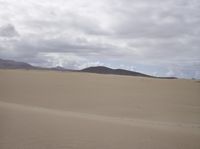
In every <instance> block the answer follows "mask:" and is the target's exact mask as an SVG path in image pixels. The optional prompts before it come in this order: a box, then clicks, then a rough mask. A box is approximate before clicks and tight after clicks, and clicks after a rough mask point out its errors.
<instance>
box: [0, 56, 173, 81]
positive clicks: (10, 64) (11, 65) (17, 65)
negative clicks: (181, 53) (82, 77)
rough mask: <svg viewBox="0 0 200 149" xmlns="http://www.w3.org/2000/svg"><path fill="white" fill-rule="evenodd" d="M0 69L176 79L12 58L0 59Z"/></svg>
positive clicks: (101, 67) (118, 70) (122, 70)
mask: <svg viewBox="0 0 200 149" xmlns="http://www.w3.org/2000/svg"><path fill="white" fill-rule="evenodd" d="M0 69H28V70H29V69H34V70H54V71H73V72H89V73H99V74H114V75H127V76H140V77H151V78H160V79H176V78H175V77H155V76H150V75H147V74H143V73H140V72H135V71H129V70H124V69H111V68H108V67H105V66H96V67H88V68H85V69H82V70H70V69H65V68H63V67H60V66H57V67H52V68H44V67H36V66H32V65H30V64H28V63H24V62H17V61H13V60H3V59H0Z"/></svg>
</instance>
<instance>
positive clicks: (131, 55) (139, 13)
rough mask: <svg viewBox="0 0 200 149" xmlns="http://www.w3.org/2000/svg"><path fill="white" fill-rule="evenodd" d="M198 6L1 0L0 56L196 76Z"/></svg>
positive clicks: (154, 0) (194, 0) (155, 0)
mask: <svg viewBox="0 0 200 149" xmlns="http://www.w3.org/2000/svg"><path fill="white" fill-rule="evenodd" d="M199 8H200V2H199V1H198V0H190V1H188V0H167V1H160V0H151V1H149V0H101V1H95V2H94V1H93V0H82V1H80V0H73V1H71V0H68V1H66V0H56V1H54V0H43V1H39V0H27V1H23V0H18V1H16V0H7V1H2V0H0V9H1V11H0V58H5V59H14V60H20V61H25V62H29V63H32V64H36V65H41V66H55V65H62V66H64V67H67V68H73V69H79V68H82V67H84V66H85V67H86V66H90V65H98V64H99V65H100V64H102V65H106V66H110V67H113V68H117V67H121V68H127V69H134V70H137V71H142V72H144V73H149V74H156V75H164V76H165V75H166V76H167V75H170V74H171V75H172V74H173V75H175V76H181V77H182V76H183V77H186V78H191V77H197V78H200V75H199V74H200V69H199V67H198V66H197V65H199V61H200V49H199V47H200V40H199V36H200V27H199V26H200V15H199V14H200V11H199V10H200V9H199ZM188 68H192V69H188Z"/></svg>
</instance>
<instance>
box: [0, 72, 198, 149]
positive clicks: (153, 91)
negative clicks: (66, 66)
mask: <svg viewBox="0 0 200 149" xmlns="http://www.w3.org/2000/svg"><path fill="white" fill-rule="evenodd" d="M199 91H200V83H199V82H196V81H191V80H160V79H150V78H139V77H138V78H136V77H128V76H113V75H97V74H87V73H62V72H53V71H25V70H0V148H1V149H10V148H11V149H13V148H14V149H15V148H17V149H18V148H20V149H21V148H22V149H23V148H26V149H27V148H28V149H32V148H33V149H40V148H41V149H44V148H48V149H51V148H52V149H55V148H58V149H59V148H60V149H65V148H69V149H71V148H76V149H79V148H80V149H90V148H91V149H94V148H99V149H102V148H106V149H108V148H113V149H117V148H119V149H121V148H140V149H143V148H144V149H145V148H150V149H156V148H158V149H160V148H162V149H163V148H166V149H177V148H180V149H184V148H185V149H188V148H190V149H199V148H200V92H199Z"/></svg>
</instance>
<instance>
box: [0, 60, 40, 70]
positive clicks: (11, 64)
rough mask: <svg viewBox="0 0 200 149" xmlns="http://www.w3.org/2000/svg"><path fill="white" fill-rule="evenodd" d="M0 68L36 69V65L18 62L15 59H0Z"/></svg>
mask: <svg viewBox="0 0 200 149" xmlns="http://www.w3.org/2000/svg"><path fill="white" fill-rule="evenodd" d="M0 68H1V69H35V68H36V67H34V66H32V65H30V64H27V63H24V62H16V61H13V60H3V59H0Z"/></svg>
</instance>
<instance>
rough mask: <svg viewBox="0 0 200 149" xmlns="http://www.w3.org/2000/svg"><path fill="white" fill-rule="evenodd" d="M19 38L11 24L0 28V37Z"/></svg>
mask: <svg viewBox="0 0 200 149" xmlns="http://www.w3.org/2000/svg"><path fill="white" fill-rule="evenodd" d="M16 36H19V34H18V32H17V31H16V30H15V27H14V26H13V25H11V24H7V25H4V26H0V37H5V38H6V37H8V38H10V37H16Z"/></svg>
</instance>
